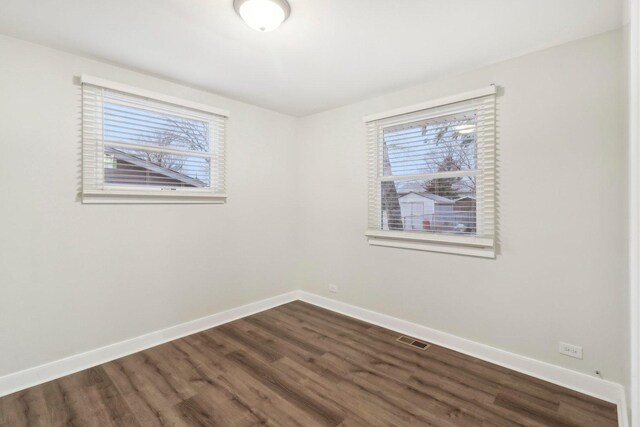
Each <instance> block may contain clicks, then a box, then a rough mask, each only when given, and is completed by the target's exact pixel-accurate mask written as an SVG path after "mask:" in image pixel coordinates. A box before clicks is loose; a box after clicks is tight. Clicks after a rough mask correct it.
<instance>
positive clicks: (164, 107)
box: [82, 77, 226, 203]
mask: <svg viewBox="0 0 640 427" xmlns="http://www.w3.org/2000/svg"><path fill="white" fill-rule="evenodd" d="M98 83H101V82H100V81H98V82H94V81H93V80H92V79H87V78H85V77H83V84H82V195H83V202H85V203H87V202H88V203H100V202H116V203H127V202H156V203H158V202H160V203H167V202H169V203H184V202H187V203H216V202H223V201H224V200H225V197H226V196H225V155H224V154H225V125H226V115H223V114H215V113H212V112H209V111H206V110H205V109H207V110H208V109H209V108H208V107H206V106H199V105H194V104H190V103H189V102H187V101H184V102H183V101H181V100H175V99H173V98H168V97H164V96H163V95H157V98H165V99H168V101H169V102H167V101H166V100H164V99H157V98H156V99H153V98H152V97H149V96H146V95H148V94H147V93H145V92H142V91H139V92H140V93H141V94H142V95H145V96H141V95H140V94H135V93H132V92H137V90H134V89H132V88H125V87H122V86H119V85H118V84H115V83H114V84H105V85H101V84H98ZM105 86H108V87H105ZM181 104H182V105H181ZM199 108H202V109H199Z"/></svg>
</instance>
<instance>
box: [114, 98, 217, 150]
mask: <svg viewBox="0 0 640 427" xmlns="http://www.w3.org/2000/svg"><path fill="white" fill-rule="evenodd" d="M103 126H104V140H105V142H121V143H128V144H141V145H149V146H156V147H163V148H171V149H182V150H191V151H202V152H208V151H209V123H207V122H205V121H201V120H196V119H187V118H184V117H179V116H175V115H171V114H166V113H159V112H155V111H152V110H146V109H142V108H136V107H131V106H128V105H121V104H116V103H111V102H105V103H104V124H103Z"/></svg>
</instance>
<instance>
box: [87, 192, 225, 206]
mask: <svg viewBox="0 0 640 427" xmlns="http://www.w3.org/2000/svg"><path fill="white" fill-rule="evenodd" d="M226 200H227V195H226V194H213V193H205V194H198V193H172V194H167V193H158V194H154V193H152V192H133V191H85V192H83V193H82V204H178V203H181V204H219V203H225V202H226Z"/></svg>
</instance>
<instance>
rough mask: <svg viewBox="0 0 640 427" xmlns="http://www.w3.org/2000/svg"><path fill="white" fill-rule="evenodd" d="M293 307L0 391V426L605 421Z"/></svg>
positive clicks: (598, 405) (492, 372)
mask: <svg viewBox="0 0 640 427" xmlns="http://www.w3.org/2000/svg"><path fill="white" fill-rule="evenodd" d="M397 337H398V334H397V333H395V332H393V331H389V330H386V329H383V328H380V327H377V326H373V325H370V324H368V323H364V322H361V321H359V320H355V319H352V318H349V317H345V316H342V315H339V314H336V313H333V312H330V311H327V310H324V309H321V308H318V307H315V306H313V305H310V304H306V303H303V302H299V301H297V302H293V303H290V304H286V305H283V306H280V307H277V308H274V309H271V310H268V311H265V312H262V313H259V314H256V315H253V316H250V317H247V318H244V319H242V320H238V321H235V322H232V323H229V324H226V325H223V326H220V327H217V328H213V329H209V330H207V331H204V332H201V333H198V334H195V335H191V336H188V337H186V338H182V339H179V340H175V341H172V342H170V343H167V344H163V345H160V346H158V347H154V348H152V349H149V350H146V351H143V352H140V353H136V354H133V355H131V356H127V357H124V358H122V359H118V360H115V361H113V362H109V363H106V364H104V365H100V366H97V367H95V368H92V369H88V370H85V371H82V372H79V373H77V374H73V375H69V376H67V377H64V378H60V379H58V380H55V381H51V382H48V383H45V384H42V385H40V386H37V387H32V388H30V389H27V390H24V391H21V392H18V393H14V394H12V395H9V396H5V397H3V398H0V426H3V427H4V426H26V425H30V426H101V427H102V426H194V425H195V426H214V425H220V426H253V425H258V424H264V425H274V426H296V425H299V426H316V425H317V426H338V425H340V426H389V425H396V426H405V425H432V426H518V425H524V426H616V425H617V421H616V407H615V405H613V404H611V403H607V402H603V401H601V400H598V399H594V398H591V397H588V396H585V395H583V394H580V393H577V392H574V391H571V390H568V389H564V388H561V387H558V386H556V385H553V384H550V383H547V382H544V381H541V380H538V379H535V378H532V377H528V376H526V375H522V374H519V373H516V372H513V371H510V370H508V369H505V368H502V367H499V366H496V365H492V364H490V363H486V362H483V361H480V360H478V359H475V358H473V357H469V356H465V355H463V354H460V353H456V352H454V351H451V350H447V349H445V348H442V347H438V346H435V345H432V346H431V347H430V348H429V349H427V350H426V351H422V350H419V349H415V348H411V347H408V346H406V345H404V344H401V343H399V342H397V341H396V338H397Z"/></svg>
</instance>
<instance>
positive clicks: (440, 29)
mask: <svg viewBox="0 0 640 427" xmlns="http://www.w3.org/2000/svg"><path fill="white" fill-rule="evenodd" d="M289 2H290V4H291V16H290V18H289V19H288V20H287V21H286V22H285V23H284V24H283V25H282V27H280V28H279V29H277V30H275V31H273V32H270V33H259V32H257V31H254V30H252V29H250V28H249V27H248V26H246V25H245V24H244V22H243V21H242V20H241V19H240V18H239V17H238V16H237V15H236V14H235V11H234V9H233V5H232V0H1V1H0V33H2V34H6V35H9V36H13V37H16V38H20V39H24V40H28V41H32V42H36V43H40V44H44V45H47V46H51V47H55V48H59V49H62V50H66V51H70V52H74V53H78V54H82V55H87V56H91V57H93V58H98V59H102V60H107V61H109V62H112V63H116V64H119V65H123V66H126V67H130V68H133V69H136V70H140V71H145V72H148V73H152V74H154V75H157V76H161V77H164V78H168V79H171V80H174V81H179V82H182V83H186V84H189V85H192V86H196V87H199V88H202V89H206V90H210V91H213V92H216V93H219V94H221V95H225V96H228V97H231V98H235V99H238V100H242V101H246V102H249V103H252V104H256V105H260V106H263V107H266V108H270V109H273V110H277V111H281V112H284V113H288V114H292V115H295V116H303V115H307V114H310V113H314V112H318V111H322V110H326V109H329V108H332V107H336V106H339V105H344V104H347V103H350V102H353V101H356V100H359V99H363V98H366V97H369V96H372V95H375V94H379V93H383V92H385V91H389V90H393V89H398V88H401V87H406V86H409V85H412V84H416V83H419V82H423V81H426V80H429V79H433V78H438V77H440V76H443V75H445V74H447V73H452V72H460V71H463V70H468V69H471V68H474V67H478V66H481V65H485V64H488V63H492V62H496V61H499V60H502V59H506V58H510V57H513V56H517V55H521V54H524V53H527V52H530V51H533V50H538V49H541V48H545V47H549V46H553V45H556V44H560V43H564V42H567V41H570V40H574V39H578V38H582V37H586V36H589V35H592V34H597V33H601V32H605V31H608V30H612V29H615V28H618V27H620V26H621V25H622V22H623V17H622V16H623V0H482V1H480V0H289Z"/></svg>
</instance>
